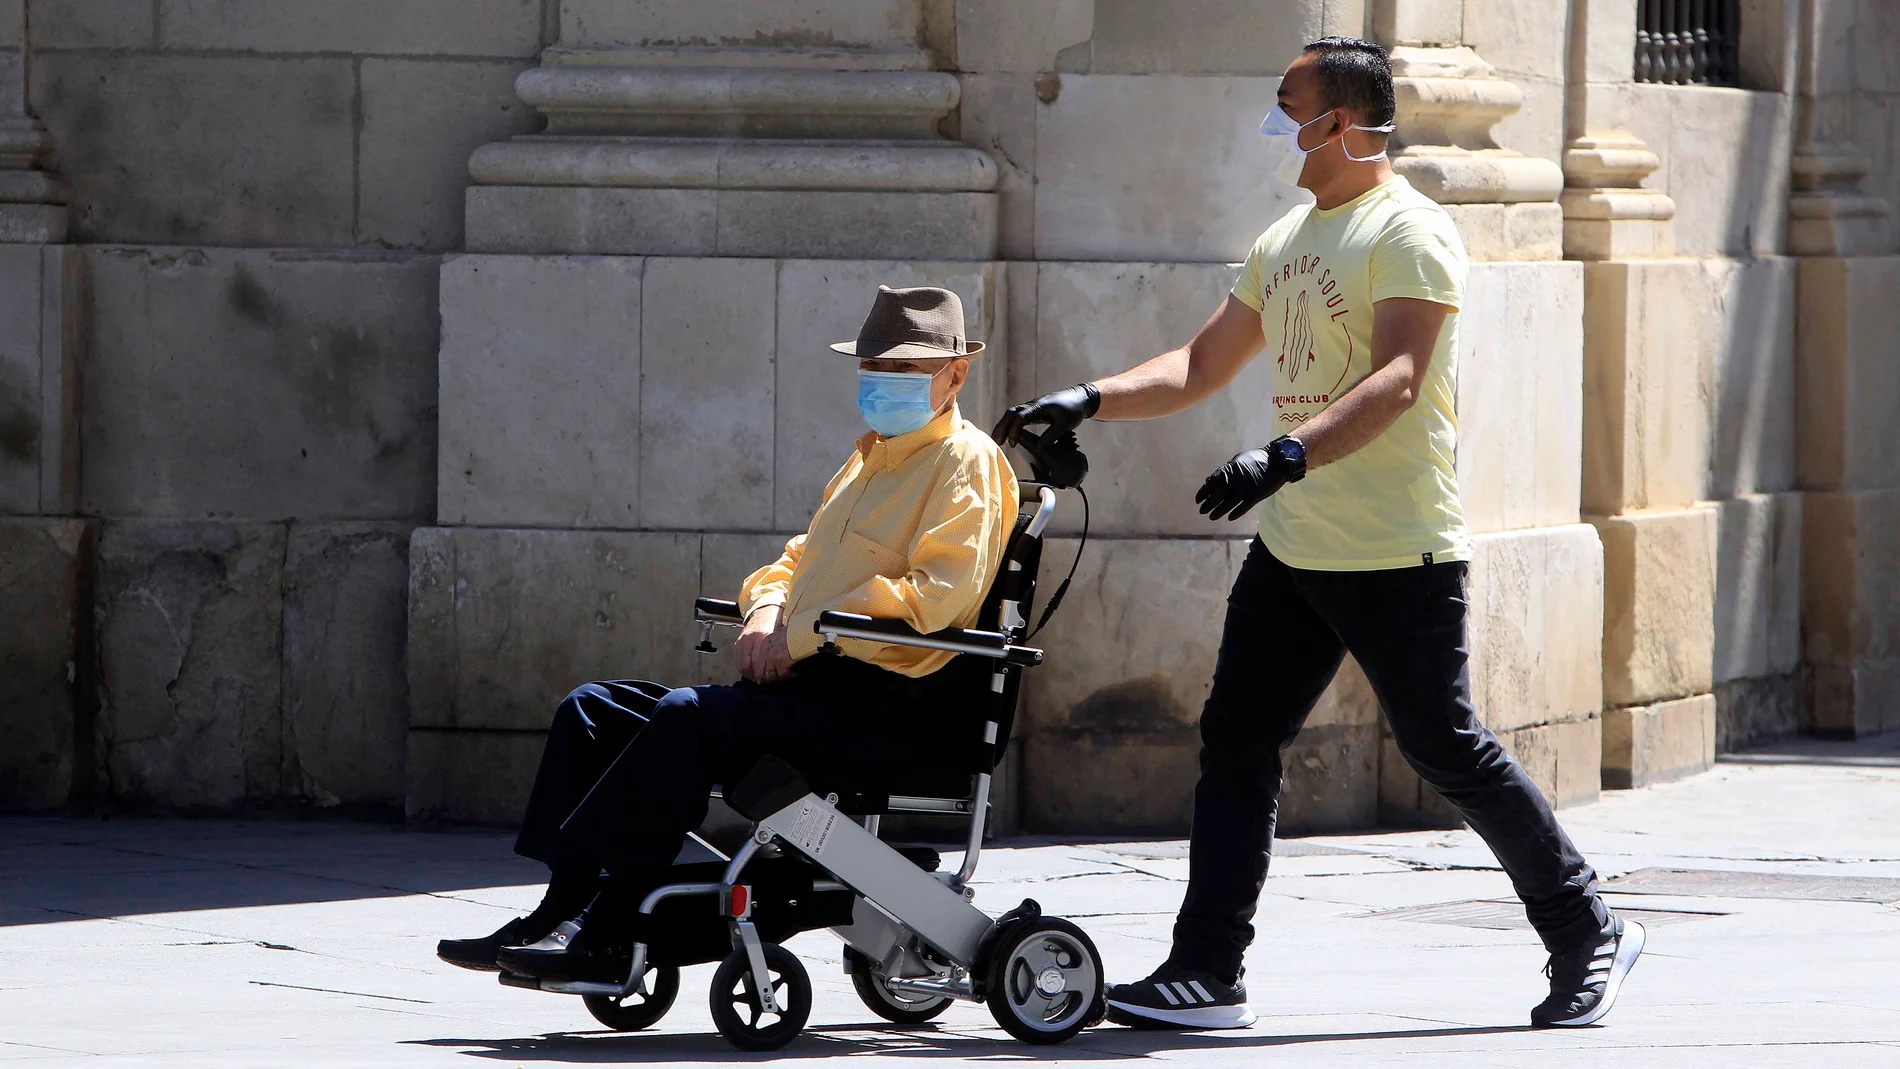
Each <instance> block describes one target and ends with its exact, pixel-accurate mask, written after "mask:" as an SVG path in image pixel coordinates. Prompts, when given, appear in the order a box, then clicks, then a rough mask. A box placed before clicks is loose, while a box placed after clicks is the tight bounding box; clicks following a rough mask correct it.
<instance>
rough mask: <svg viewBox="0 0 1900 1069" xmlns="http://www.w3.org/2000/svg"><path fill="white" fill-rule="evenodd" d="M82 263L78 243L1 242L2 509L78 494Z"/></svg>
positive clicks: (57, 510) (64, 507) (67, 507)
mask: <svg viewBox="0 0 1900 1069" xmlns="http://www.w3.org/2000/svg"><path fill="white" fill-rule="evenodd" d="M79 267H80V257H79V250H78V249H76V248H73V247H72V246H70V245H0V514H7V513H11V514H15V515H28V516H31V515H57V514H61V513H70V512H72V511H73V506H74V501H75V499H76V498H77V496H78V491H79V440H78V434H79V419H78V405H79V382H78V374H79V351H78V350H79V344H78V334H79V319H80V308H79V274H80V271H79Z"/></svg>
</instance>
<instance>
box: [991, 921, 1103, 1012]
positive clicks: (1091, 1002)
mask: <svg viewBox="0 0 1900 1069" xmlns="http://www.w3.org/2000/svg"><path fill="white" fill-rule="evenodd" d="M992 961H993V964H992V965H991V966H990V982H989V993H988V994H987V995H986V996H985V997H984V1002H985V1003H987V1004H988V1005H989V1008H990V1016H992V1017H994V1018H996V1023H997V1024H999V1025H1002V1026H1003V1030H1004V1031H1005V1032H1008V1033H1009V1034H1010V1035H1012V1036H1015V1037H1016V1038H1017V1039H1020V1040H1022V1041H1023V1042H1024V1043H1060V1042H1062V1041H1063V1040H1066V1039H1068V1038H1070V1037H1071V1036H1074V1035H1075V1034H1076V1033H1077V1032H1080V1031H1081V1030H1082V1029H1084V1028H1086V1027H1088V1026H1089V1025H1090V1024H1092V1023H1094V1022H1095V1021H1097V1020H1100V1019H1101V1017H1100V1013H1101V1011H1102V1010H1103V1009H1104V1008H1106V1004H1105V1003H1104V1002H1103V994H1102V955H1101V954H1100V953H1099V952H1097V951H1096V949H1095V944H1094V943H1093V942H1091V941H1090V939H1089V937H1088V936H1087V935H1085V934H1083V932H1082V929H1080V928H1077V927H1076V926H1075V925H1073V924H1070V923H1069V922H1068V921H1065V920H1063V919H1062V918H1060V917H1038V918H1036V919H1035V920H1033V921H1029V922H1027V923H1024V924H1023V925H1021V926H1020V927H1018V928H1017V929H1016V931H1014V932H1011V933H1010V934H1009V935H1008V936H1007V937H1006V940H1005V942H1004V943H1003V945H1001V946H998V947H997V948H996V956H995V958H994V959H992Z"/></svg>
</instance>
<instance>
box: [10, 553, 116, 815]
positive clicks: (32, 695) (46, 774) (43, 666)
mask: <svg viewBox="0 0 1900 1069" xmlns="http://www.w3.org/2000/svg"><path fill="white" fill-rule="evenodd" d="M92 539H93V524H92V521H90V520H72V519H14V518H6V519H0V810H20V809H25V810H34V809H52V808H55V807H58V806H61V805H64V804H66V802H67V800H68V799H69V798H70V797H72V796H73V794H74V793H75V791H74V787H75V786H78V787H79V788H80V790H79V791H78V792H77V793H80V794H82V795H83V794H85V793H89V792H88V785H87V784H85V783H78V784H76V783H75V778H76V777H75V772H78V773H79V775H80V776H82V777H83V776H85V775H86V771H85V769H84V765H83V761H84V759H85V758H86V757H90V753H91V749H92V747H91V742H90V734H91V731H92V720H91V716H90V704H89V703H87V705H86V709H85V710H84V714H85V715H82V709H81V708H80V707H79V703H78V702H76V699H79V698H81V697H82V696H83V695H82V694H81V692H80V691H81V688H83V687H85V686H86V685H87V684H88V683H89V682H90V680H88V679H87V678H86V674H87V672H88V671H89V670H90V667H91V666H90V665H89V664H87V663H86V659H87V658H86V654H87V651H88V650H89V648H90V646H91V641H90V639H91V634H90V631H91V620H90V614H89V611H88V610H89V609H90V604H89V599H90V593H91V592H90V587H89V584H90V582H91V577H92V549H93V546H92ZM82 726H83V728H84V731H85V734H86V736H87V737H86V738H85V739H84V740H83V741H82V738H81V735H80V730H81V728H82ZM82 755H83V756H82Z"/></svg>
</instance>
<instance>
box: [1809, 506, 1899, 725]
mask: <svg viewBox="0 0 1900 1069" xmlns="http://www.w3.org/2000/svg"><path fill="white" fill-rule="evenodd" d="M1896 544H1900V490H1879V491H1860V492H1850V493H1810V494H1806V495H1804V500H1803V502H1802V534H1801V549H1802V569H1801V639H1802V656H1803V660H1805V661H1806V662H1807V664H1808V665H1809V671H1810V672H1811V673H1812V687H1813V689H1812V691H1811V692H1810V695H1809V697H1810V702H1811V708H1812V710H1813V713H1814V727H1815V730H1816V731H1822V732H1829V733H1835V734H1855V735H1859V734H1870V733H1873V732H1876V731H1881V730H1888V729H1890V728H1900V554H1896V553H1895V552H1893V546H1895V545H1896Z"/></svg>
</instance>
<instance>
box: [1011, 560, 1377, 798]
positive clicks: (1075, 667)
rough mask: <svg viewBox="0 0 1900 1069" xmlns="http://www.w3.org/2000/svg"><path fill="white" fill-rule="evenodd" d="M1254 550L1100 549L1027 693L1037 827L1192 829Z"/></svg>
mask: <svg viewBox="0 0 1900 1069" xmlns="http://www.w3.org/2000/svg"><path fill="white" fill-rule="evenodd" d="M1074 552H1075V543H1074V541H1072V540H1069V539H1052V540H1051V541H1050V543H1049V546H1048V548H1047V550H1046V552H1045V554H1044V557H1043V573H1044V574H1045V575H1049V576H1055V575H1060V574H1063V573H1066V571H1067V568H1068V562H1069V561H1070V560H1071V559H1072V557H1073V555H1074ZM1245 552H1246V543H1245V542H1242V541H1238V540H1225V539H1223V540H1212V539H1209V540H1205V541H1201V540H1193V541H1189V540H1165V541H1146V540H1135V539H1126V540H1124V539H1096V540H1093V541H1091V542H1090V543H1089V545H1088V547H1087V552H1086V553H1085V554H1084V556H1083V558H1082V561H1081V564H1080V566H1079V567H1078V568H1077V569H1076V576H1075V583H1074V586H1073V587H1072V588H1071V589H1070V591H1069V593H1068V596H1067V597H1066V598H1065V599H1064V600H1063V604H1062V609H1061V611H1059V612H1057V613H1056V615H1055V616H1054V617H1052V618H1051V619H1050V621H1049V626H1048V629H1047V630H1046V631H1044V632H1043V633H1042V635H1041V636H1040V637H1039V638H1038V640H1037V642H1038V645H1040V646H1042V647H1043V648H1044V649H1046V650H1047V651H1048V660H1047V661H1046V662H1045V663H1044V664H1043V665H1042V666H1041V667H1039V668H1035V669H1032V670H1030V671H1029V673H1028V676H1027V685H1026V686H1025V688H1024V690H1025V694H1024V699H1025V705H1024V712H1023V721H1022V727H1021V728H1020V729H1019V730H1020V731H1021V732H1022V733H1023V734H1024V736H1025V739H1024V741H1025V746H1024V755H1023V757H1024V759H1023V777H1024V812H1023V822H1024V825H1025V826H1026V827H1028V828H1030V829H1031V830H1035V831H1062V830H1069V829H1081V828H1088V829H1090V830H1093V831H1103V830H1109V829H1114V830H1123V829H1126V830H1130V831H1132V830H1135V829H1144V830H1152V831H1160V830H1167V829H1172V830H1174V831H1181V830H1184V829H1185V828H1186V827H1187V824H1188V819H1189V816H1190V815H1191V813H1192V809H1193V793H1194V780H1195V777H1196V775H1197V774H1198V771H1197V770H1198V757H1197V755H1198V753H1199V750H1200V739H1199V735H1198V732H1197V730H1196V727H1195V725H1196V723H1197V721H1198V718H1199V716H1200V709H1201V703H1202V702H1203V701H1204V700H1205V699H1206V697H1207V689H1208V685H1209V683H1210V682H1211V680H1212V678H1213V673H1214V655H1215V652H1216V650H1217V648H1218V645H1219V640H1220V629H1221V620H1222V617H1223V615H1224V603H1225V599H1226V595H1227V590H1228V587H1229V586H1230V585H1231V584H1232V583H1233V577H1234V574H1235V573H1236V572H1237V571H1238V570H1239V567H1240V561H1241V559H1242V557H1243V556H1244V555H1245ZM1044 596H1045V597H1046V596H1047V595H1046V594H1045V595H1044ZM1343 756H1344V757H1345V759H1346V760H1350V759H1351V754H1350V752H1348V753H1346V754H1344V755H1343ZM1294 763H1298V758H1295V759H1294ZM1130 784H1140V785H1141V788H1140V789H1139V790H1130V789H1129V785H1130ZM1367 786H1368V788H1369V787H1370V784H1369V783H1368V785H1367Z"/></svg>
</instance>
